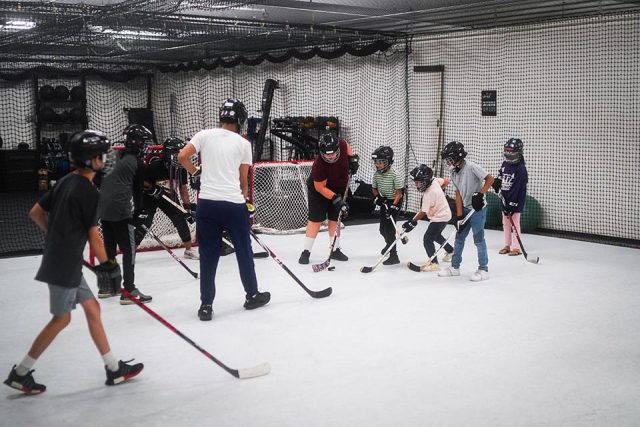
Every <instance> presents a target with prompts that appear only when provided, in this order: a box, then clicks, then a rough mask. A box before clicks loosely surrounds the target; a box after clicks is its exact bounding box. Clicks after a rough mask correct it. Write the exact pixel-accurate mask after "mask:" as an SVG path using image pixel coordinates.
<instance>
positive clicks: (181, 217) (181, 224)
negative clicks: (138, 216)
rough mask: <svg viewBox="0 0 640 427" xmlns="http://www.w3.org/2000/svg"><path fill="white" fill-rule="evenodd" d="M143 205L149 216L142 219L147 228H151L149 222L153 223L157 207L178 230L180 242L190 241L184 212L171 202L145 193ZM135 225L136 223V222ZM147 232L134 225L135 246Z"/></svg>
mask: <svg viewBox="0 0 640 427" xmlns="http://www.w3.org/2000/svg"><path fill="white" fill-rule="evenodd" d="M143 206H144V208H145V210H146V211H147V213H148V214H149V216H147V218H146V219H145V220H144V222H143V224H144V225H145V226H146V227H147V228H149V229H150V228H151V224H153V218H154V217H155V215H156V211H157V210H158V208H160V210H161V211H162V212H164V214H165V215H166V216H167V218H169V220H171V222H172V223H173V225H174V227H176V230H178V234H179V235H180V240H182V242H183V243H184V242H190V241H191V231H190V230H189V225H188V224H187V220H186V219H185V214H184V213H183V212H181V211H180V210H179V209H178V208H176V207H175V206H173V205H172V204H171V203H169V202H168V201H166V200H165V199H164V198H160V199H156V198H155V197H152V196H149V195H147V194H145V195H144V199H143ZM136 225H137V224H136ZM146 234H147V232H146V231H145V230H144V229H143V228H142V227H140V226H137V227H136V246H138V245H139V244H140V242H142V239H144V236H146Z"/></svg>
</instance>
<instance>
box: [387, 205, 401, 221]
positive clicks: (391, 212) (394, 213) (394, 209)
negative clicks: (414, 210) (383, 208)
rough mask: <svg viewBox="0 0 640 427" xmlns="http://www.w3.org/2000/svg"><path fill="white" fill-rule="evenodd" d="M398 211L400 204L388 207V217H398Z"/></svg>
mask: <svg viewBox="0 0 640 427" xmlns="http://www.w3.org/2000/svg"><path fill="white" fill-rule="evenodd" d="M398 213H400V206H398V205H391V206H389V209H387V219H389V218H397V217H398Z"/></svg>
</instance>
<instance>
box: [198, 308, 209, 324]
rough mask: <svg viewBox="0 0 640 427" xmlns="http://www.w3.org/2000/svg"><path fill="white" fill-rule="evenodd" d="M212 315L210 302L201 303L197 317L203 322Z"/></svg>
mask: <svg viewBox="0 0 640 427" xmlns="http://www.w3.org/2000/svg"><path fill="white" fill-rule="evenodd" d="M212 317H213V307H211V304H201V305H200V308H199V309H198V318H199V319H200V320H202V321H203V322H204V321H207V320H211V318H212Z"/></svg>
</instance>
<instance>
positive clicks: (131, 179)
mask: <svg viewBox="0 0 640 427" xmlns="http://www.w3.org/2000/svg"><path fill="white" fill-rule="evenodd" d="M143 169H144V164H143V163H142V161H141V160H139V159H138V158H137V157H136V155H135V154H133V153H123V155H122V157H120V158H119V159H118V160H117V161H116V165H115V166H114V168H113V171H112V172H111V173H110V174H109V175H107V176H106V177H105V178H104V179H103V180H102V184H101V185H100V204H99V205H98V206H99V208H98V214H99V216H100V219H103V220H105V221H122V220H124V219H128V218H131V217H132V212H131V207H132V206H131V200H132V198H133V202H134V206H135V210H140V209H142V201H141V198H142V178H143Z"/></svg>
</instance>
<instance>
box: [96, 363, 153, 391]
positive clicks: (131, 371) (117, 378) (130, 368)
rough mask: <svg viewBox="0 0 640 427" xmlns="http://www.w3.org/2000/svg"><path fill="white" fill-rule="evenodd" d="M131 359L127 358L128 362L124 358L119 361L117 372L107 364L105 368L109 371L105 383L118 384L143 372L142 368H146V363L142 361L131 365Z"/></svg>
mask: <svg viewBox="0 0 640 427" xmlns="http://www.w3.org/2000/svg"><path fill="white" fill-rule="evenodd" d="M131 360H133V359H131ZM131 360H127V361H126V362H123V361H122V360H120V361H118V370H117V371H115V372H114V371H110V370H109V368H107V367H106V366H105V367H104V369H105V371H107V381H105V384H106V385H118V384H120V383H123V382H125V381H128V380H130V379H131V378H133V377H135V376H136V375H138V374H139V373H140V372H142V370H143V369H144V365H143V364H142V363H136V364H135V365H129V362H131Z"/></svg>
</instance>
